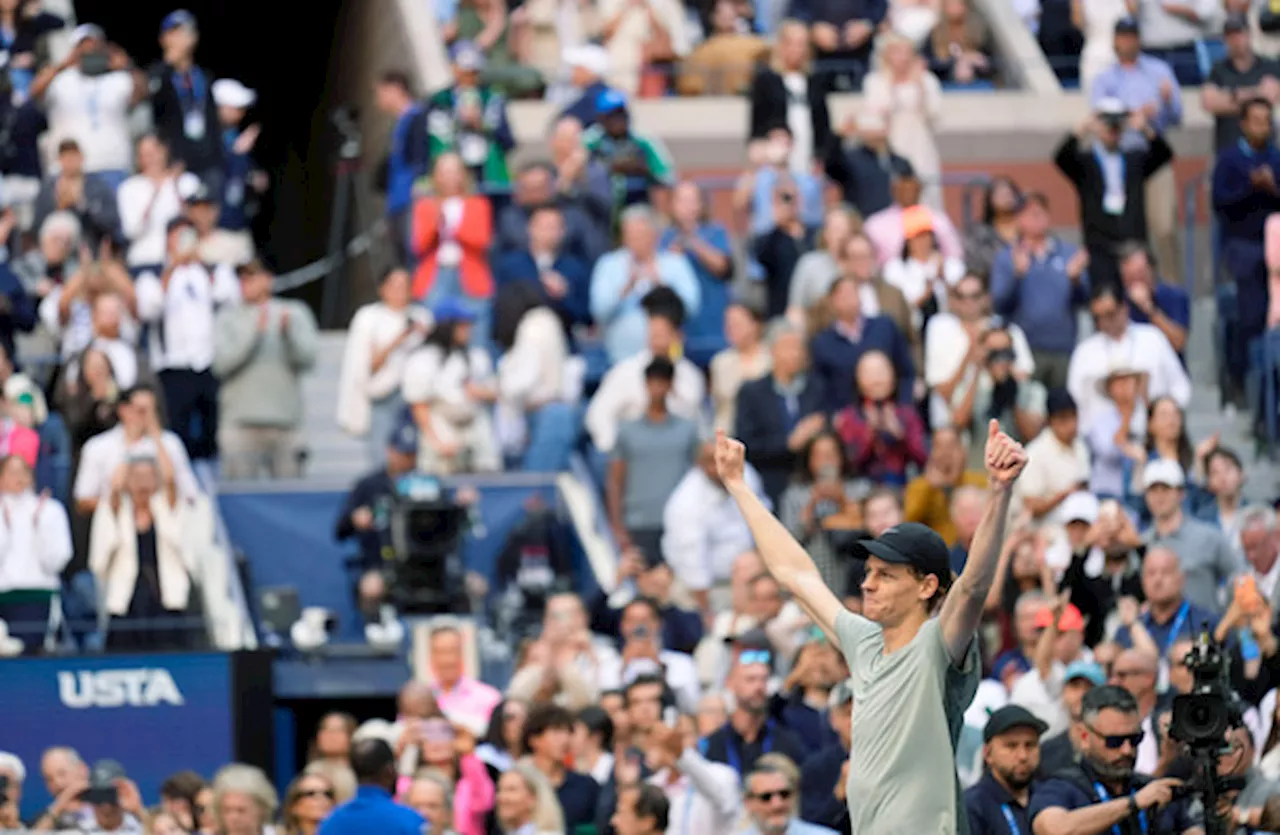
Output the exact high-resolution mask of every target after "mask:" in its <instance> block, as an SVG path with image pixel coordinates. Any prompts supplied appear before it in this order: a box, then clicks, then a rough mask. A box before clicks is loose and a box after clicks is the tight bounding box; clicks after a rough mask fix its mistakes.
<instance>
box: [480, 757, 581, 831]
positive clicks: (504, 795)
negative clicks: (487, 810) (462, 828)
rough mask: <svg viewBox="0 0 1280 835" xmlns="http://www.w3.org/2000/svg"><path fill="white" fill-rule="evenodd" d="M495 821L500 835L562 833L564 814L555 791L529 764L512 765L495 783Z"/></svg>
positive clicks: (540, 773)
mask: <svg viewBox="0 0 1280 835" xmlns="http://www.w3.org/2000/svg"><path fill="white" fill-rule="evenodd" d="M497 790H498V791H497V795H496V796H495V800H494V807H493V811H494V819H495V820H496V822H497V825H498V831H499V832H500V833H502V835H516V833H524V832H532V833H534V835H552V833H555V832H564V831H565V823H564V812H563V811H561V809H560V802H559V801H558V800H557V799H556V792H555V789H553V788H552V786H551V784H550V783H548V782H547V778H546V777H544V776H542V772H540V771H538V769H537V768H535V767H534V766H533V765H532V764H531V763H524V762H519V763H514V764H513V765H512V766H511V769H510V770H509V771H505V772H503V774H502V777H501V778H500V779H499V780H498V782H497Z"/></svg>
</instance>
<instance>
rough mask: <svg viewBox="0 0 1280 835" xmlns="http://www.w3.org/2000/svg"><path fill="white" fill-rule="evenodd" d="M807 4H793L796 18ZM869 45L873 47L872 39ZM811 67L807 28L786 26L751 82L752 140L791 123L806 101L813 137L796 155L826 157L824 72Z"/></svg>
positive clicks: (828, 122) (828, 132) (827, 118)
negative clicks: (798, 106) (797, 105)
mask: <svg viewBox="0 0 1280 835" xmlns="http://www.w3.org/2000/svg"><path fill="white" fill-rule="evenodd" d="M808 5H809V4H808V3H803V2H798V3H794V4H793V5H792V11H793V16H795V14H794V12H795V9H796V7H797V6H808ZM882 14H883V13H882ZM805 22H807V21H805ZM867 44H868V47H870V40H868V41H867ZM812 64H813V54H812V52H811V50H810V47H809V33H808V31H807V30H806V28H805V27H804V26H803V25H801V23H799V22H796V21H789V22H787V23H784V24H783V25H782V26H781V27H780V28H779V29H778V40H777V43H776V45H775V46H774V48H773V59H772V61H771V62H770V63H769V65H768V66H762V67H761V68H760V70H759V72H757V73H756V75H755V78H754V79H752V81H751V92H750V98H751V124H750V136H749V138H750V139H764V138H765V137H766V136H767V135H768V134H769V131H770V130H772V129H773V128H775V127H777V126H778V125H786V124H789V123H788V120H787V114H788V112H789V110H790V107H791V105H792V104H795V103H798V102H803V103H804V104H805V106H806V107H807V109H808V111H809V134H810V135H809V137H808V141H807V142H797V143H796V145H797V151H796V154H797V155H798V156H799V157H801V158H805V157H807V158H808V159H810V160H812V159H822V158H823V156H825V154H826V150H827V148H828V146H829V145H830V144H831V139H832V136H831V115H830V113H829V112H828V111H827V97H826V89H827V88H826V83H825V81H824V80H823V77H824V76H823V73H821V72H819V71H815V69H814V67H813V66H812ZM793 135H794V131H793ZM795 167H796V166H792V168H793V169H794V168H795ZM801 167H807V166H801Z"/></svg>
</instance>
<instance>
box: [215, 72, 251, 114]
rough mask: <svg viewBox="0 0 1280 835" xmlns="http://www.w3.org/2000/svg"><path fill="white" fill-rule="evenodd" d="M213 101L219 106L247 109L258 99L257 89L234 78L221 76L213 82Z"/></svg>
mask: <svg viewBox="0 0 1280 835" xmlns="http://www.w3.org/2000/svg"><path fill="white" fill-rule="evenodd" d="M212 91H213V101H214V103H215V104H216V105H218V107H238V108H240V109H241V110H247V109H249V108H250V107H253V103H254V102H256V101H257V100H258V93H257V91H256V90H250V89H249V88H248V87H246V86H244V85H243V84H241V83H240V82H239V81H236V80H235V79H234V78H220V79H218V80H217V81H215V82H213V87H212Z"/></svg>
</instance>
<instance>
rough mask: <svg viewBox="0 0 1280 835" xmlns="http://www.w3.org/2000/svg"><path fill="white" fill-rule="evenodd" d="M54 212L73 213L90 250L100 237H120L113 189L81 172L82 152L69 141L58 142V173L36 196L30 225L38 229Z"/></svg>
mask: <svg viewBox="0 0 1280 835" xmlns="http://www.w3.org/2000/svg"><path fill="white" fill-rule="evenodd" d="M54 212H71V213H72V214H74V215H75V216H76V217H77V218H78V219H79V220H80V229H81V232H82V234H83V235H84V239H85V243H87V244H88V245H89V246H90V247H97V245H98V241H99V240H100V239H101V238H104V237H106V238H112V239H116V238H118V236H119V234H120V216H119V214H118V213H117V211H116V191H115V189H114V188H112V187H111V186H110V185H109V184H108V183H107V182H106V181H105V180H104V179H102V178H101V177H90V176H89V175H88V174H87V173H86V172H85V169H84V152H83V151H81V150H80V144H79V143H78V142H76V140H74V139H70V138H68V139H64V140H62V141H61V142H60V143H58V174H57V176H56V177H52V178H50V179H48V180H46V181H45V184H44V186H43V187H42V188H41V189H40V194H39V196H37V197H36V205H35V221H34V225H35V226H36V227H37V228H38V227H39V226H40V225H41V224H42V223H44V220H45V218H47V217H48V216H49V215H51V214H53V213H54ZM8 238H9V236H8V235H5V236H4V237H3V239H4V240H8Z"/></svg>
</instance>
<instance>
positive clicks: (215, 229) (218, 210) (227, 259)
mask: <svg viewBox="0 0 1280 835" xmlns="http://www.w3.org/2000/svg"><path fill="white" fill-rule="evenodd" d="M185 208H186V211H185V214H186V216H187V219H188V220H190V221H191V225H192V227H193V228H194V229H195V230H196V253H197V255H198V256H199V258H200V261H201V262H203V263H205V264H212V265H215V266H216V265H218V264H228V265H234V264H243V263H245V262H246V261H248V260H249V259H250V258H252V257H253V238H252V236H250V235H249V234H248V233H247V232H243V233H240V232H231V231H229V230H226V229H221V228H219V226H218V217H219V216H220V215H221V214H222V207H221V206H220V205H219V204H218V195H217V194H215V193H214V191H213V189H211V188H209V186H208V185H207V184H205V183H197V184H196V185H195V188H194V189H193V190H192V191H191V193H190V194H188V195H186V202H185Z"/></svg>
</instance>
